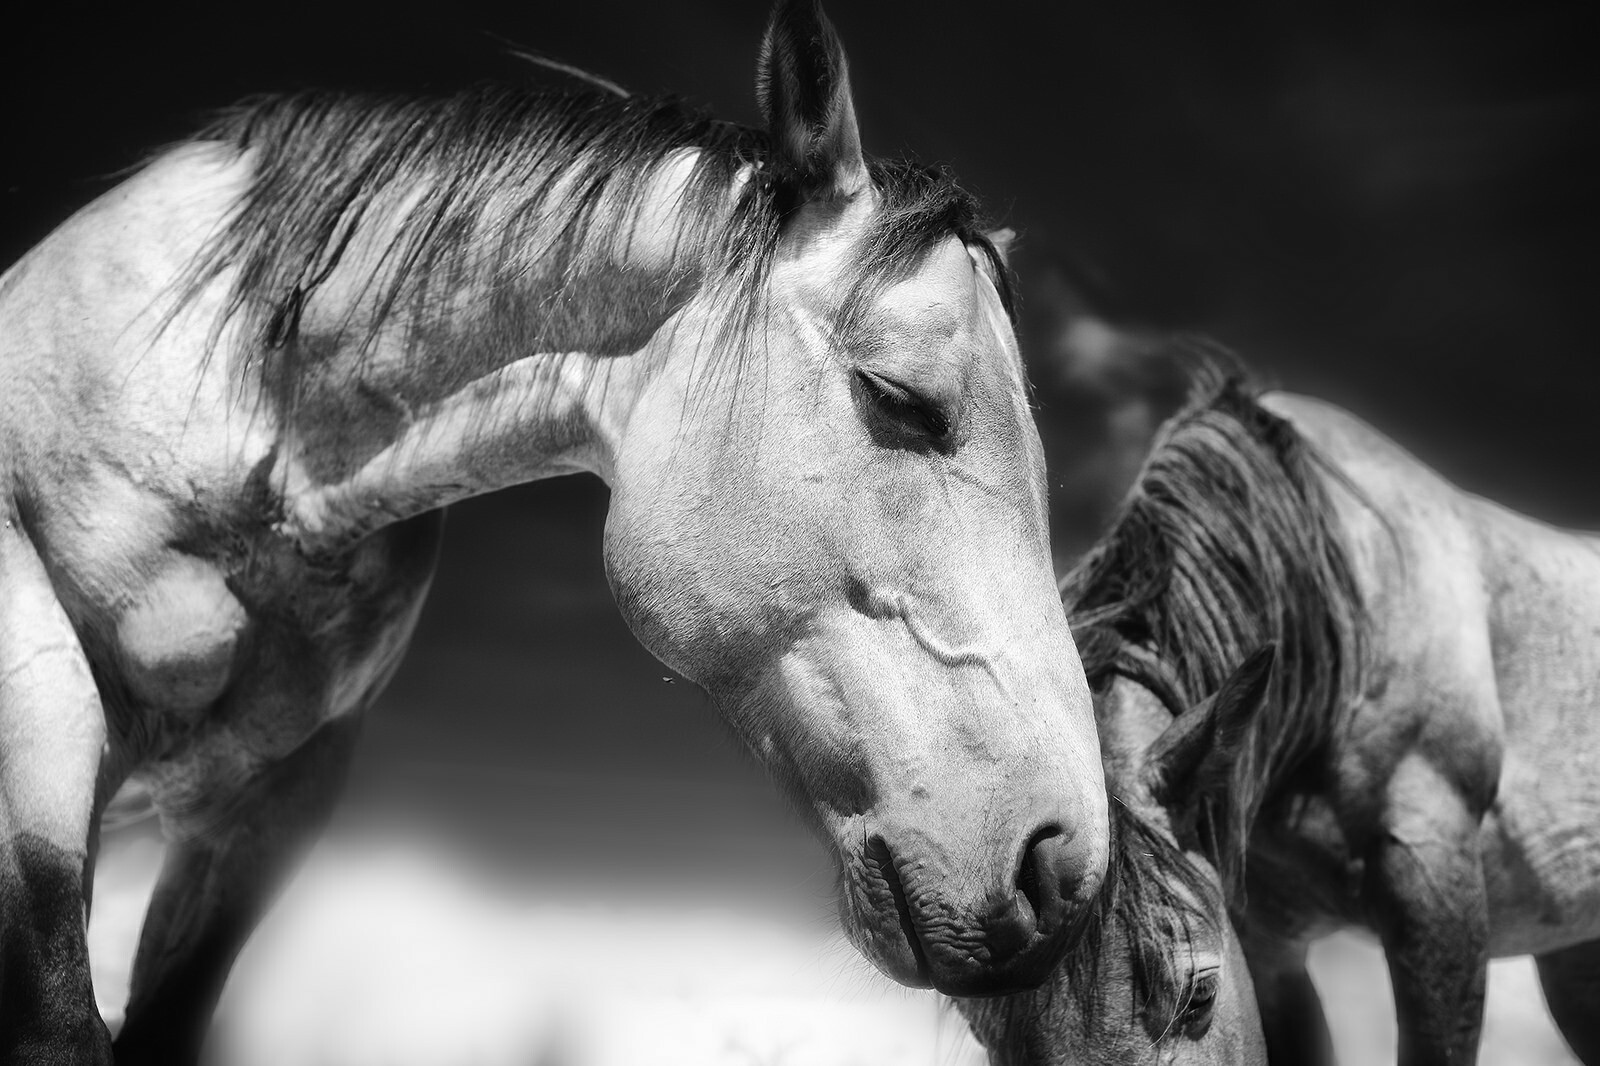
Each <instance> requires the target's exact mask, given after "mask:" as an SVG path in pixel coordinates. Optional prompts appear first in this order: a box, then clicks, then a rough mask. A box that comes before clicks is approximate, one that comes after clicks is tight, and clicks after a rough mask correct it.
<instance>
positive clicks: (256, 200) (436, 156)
mask: <svg viewBox="0 0 1600 1066" xmlns="http://www.w3.org/2000/svg"><path fill="white" fill-rule="evenodd" d="M192 140H193V141H196V142H201V141H209V142H221V143H223V144H227V145H230V146H232V147H234V148H235V149H237V150H238V151H240V152H245V151H249V152H250V153H251V154H252V158H253V178H252V183H251V186H250V188H249V190H248V191H247V192H246V194H245V195H244V196H243V198H242V199H241V201H240V202H239V203H238V205H237V206H236V208H235V210H234V211H233V212H232V214H231V216H230V217H229V218H228V220H227V221H226V223H225V225H224V226H223V227H221V228H220V229H219V231H218V232H217V233H216V234H215V235H214V237H213V238H212V240H211V241H210V243H209V244H208V245H207V246H206V247H205V248H204V249H202V251H201V252H200V254H199V255H198V256H197V258H196V260H195V262H194V264H193V265H192V267H191V269H190V270H189V272H188V273H187V275H186V276H185V277H184V278H182V279H181V280H180V283H179V292H178V295H179V297H180V299H179V301H178V306H179V307H181V306H182V305H183V304H184V303H185V302H187V301H188V300H189V299H192V298H193V297H195V296H197V295H198V294H199V293H200V292H201V291H202V290H203V289H204V288H205V287H206V285H208V284H209V283H210V282H212V281H214V280H215V279H216V278H217V277H219V276H221V275H222V274H224V273H225V272H227V271H229V270H232V271H234V273H233V275H232V276H233V281H232V283H231V291H230V294H229V300H228V304H227V312H226V315H225V319H224V320H226V319H229V318H233V317H242V318H243V320H244V322H245V324H246V327H247V328H246V330H245V335H246V336H247V337H249V338H251V340H250V341H249V350H248V351H247V353H246V357H247V359H248V360H250V361H252V362H253V363H255V365H257V366H258V367H259V370H260V372H261V376H262V379H263V380H264V381H267V382H272V383H276V385H275V387H276V389H277V390H278V393H279V394H278V395H277V396H276V397H275V399H276V400H277V401H278V402H279V403H280V404H286V405H291V406H292V404H293V400H294V389H295V383H296V380H297V379H298V378H299V377H301V376H302V374H303V372H304V370H305V368H306V367H305V363H306V361H307V359H308V358H313V357H309V356H307V355H306V354H305V353H301V354H300V355H299V356H298V357H297V356H296V355H295V354H294V353H293V349H295V347H296V346H297V344H298V342H299V341H300V339H301V338H300V330H301V312H302V310H303V308H304V307H305V306H306V304H307V302H308V301H309V300H310V299H311V298H312V297H313V296H314V295H315V294H316V293H317V291H318V290H319V288H320V287H322V286H324V285H325V283H326V282H327V281H328V278H329V276H330V275H331V274H332V273H333V272H334V270H335V269H336V268H337V267H338V266H339V265H340V264H341V262H343V261H344V260H345V259H346V257H347V256H348V255H349V254H350V250H351V246H352V241H353V239H354V237H355V235H356V234H357V233H358V232H359V231H360V230H361V227H362V225H363V223H365V222H367V221H369V220H370V219H371V218H372V217H374V216H375V215H378V214H381V213H382V212H384V211H385V210H392V209H393V207H394V204H395V201H396V199H397V198H399V197H402V196H404V197H409V199H408V200H407V201H406V202H407V207H406V209H405V210H404V211H403V212H400V213H399V217H398V219H397V220H393V221H394V224H393V225H392V227H391V229H390V230H389V231H388V232H389V236H388V238H387V243H386V245H385V246H383V247H382V248H380V249H379V250H378V269H376V270H374V271H373V278H372V280H371V282H370V283H369V284H368V286H367V288H366V289H365V290H364V291H363V294H362V295H363V297H364V299H365V300H366V301H367V302H368V304H369V305H370V306H371V307H373V308H375V311H374V312H373V313H372V314H371V315H370V316H367V317H365V318H364V319H363V320H362V321H361V322H360V323H356V324H353V328H359V329H364V330H365V331H366V332H365V336H364V337H363V338H359V340H360V342H361V343H363V344H365V345H368V346H370V345H371V344H372V343H374V342H375V340H376V338H377V337H378V335H379V333H380V332H381V331H382V330H383V329H384V328H385V327H386V326H388V325H390V324H391V323H392V322H393V321H395V320H398V321H399V322H400V323H401V324H402V325H404V326H405V327H406V328H407V334H406V335H407V336H410V335H412V334H419V333H423V332H426V329H427V328H428V327H429V326H430V325H435V324H436V322H437V320H438V319H439V318H440V317H441V316H442V315H444V314H445V313H447V311H448V309H449V307H450V300H449V293H450V290H451V289H452V287H454V286H459V285H460V284H462V283H463V282H465V281H467V280H469V279H470V280H473V281H474V282H476V283H478V287H480V288H481V289H482V292H483V294H484V299H483V300H482V301H480V302H481V303H482V305H483V309H484V310H485V311H486V312H492V311H494V310H495V309H496V308H503V307H504V306H505V305H506V304H507V303H509V302H512V301H510V299H509V297H508V293H512V292H518V291H523V290H526V289H528V288H529V287H530V286H531V287H532V288H533V290H534V291H533V296H534V300H533V304H532V306H531V307H528V306H525V307H524V308H523V311H522V313H521V315H520V319H519V320H518V321H516V322H515V323H514V325H515V326H516V327H517V328H516V329H514V330H510V331H509V333H510V335H511V336H512V337H513V338H514V339H515V340H516V341H517V342H518V344H519V346H520V347H521V348H524V349H526V350H527V351H529V352H538V351H552V350H563V349H560V348H559V347H553V346H551V345H549V344H544V345H542V344H541V337H542V336H544V334H546V333H549V332H551V331H553V330H555V329H556V328H557V327H558V326H559V324H560V323H561V321H562V319H561V317H560V316H561V314H562V313H564V312H563V308H566V307H568V306H571V305H573V304H575V303H579V302H581V300H572V299H568V292H569V285H570V286H572V287H573V288H574V289H575V288H576V287H578V286H580V285H581V284H582V281H583V274H584V270H583V266H584V264H585V262H586V261H592V260H594V259H595V258H596V257H601V256H604V255H605V254H607V252H608V251H609V250H610V249H613V248H615V247H616V243H617V242H618V241H624V242H625V241H627V240H628V239H630V234H629V232H627V230H626V226H627V224H628V220H629V219H632V218H635V217H637V215H638V213H639V212H640V211H641V210H643V209H646V208H648V207H649V206H650V205H649V204H648V203H647V202H646V201H647V199H648V197H650V196H652V195H656V194H658V193H659V189H657V188H656V186H655V184H654V183H653V179H654V178H655V177H657V176H658V175H659V174H660V173H661V171H662V168H663V167H664V166H665V165H667V164H668V163H669V162H670V161H671V160H672V159H673V158H674V157H676V156H678V155H679V154H680V153H684V152H692V153H693V156H694V165H693V166H692V168H690V170H689V172H688V174H687V175H686V177H685V180H684V181H683V182H682V184H681V187H680V188H679V189H678V191H677V194H676V198H675V199H676V203H675V205H674V206H673V210H672V214H673V217H674V219H675V223H676V225H677V227H678V228H677V230H676V233H675V235H674V237H673V239H672V240H671V242H670V244H671V262H670V263H669V264H667V266H666V267H665V268H664V269H665V273H666V274H667V275H668V276H669V279H670V284H669V285H668V286H667V288H668V289H671V290H672V291H674V292H681V289H682V287H683V286H684V285H685V284H687V285H690V286H693V287H698V286H701V285H715V286H719V287H720V291H719V293H718V295H719V297H720V298H721V300H720V302H721V303H722V304H723V305H724V306H726V307H727V308H729V309H730V310H729V312H728V314H727V317H726V318H725V320H724V325H723V327H722V328H721V330H720V332H719V334H718V336H717V338H716V340H717V347H718V349H719V351H724V352H731V353H732V354H733V356H734V357H735V358H740V359H742V358H743V356H744V354H745V349H746V348H747V347H748V345H747V344H746V341H747V340H748V339H749V337H750V336H751V335H752V334H753V333H754V332H755V330H754V327H755V326H756V325H757V323H758V321H759V320H760V319H761V317H762V316H763V314H764V313H765V310H766V308H767V306H768V305H767V302H766V296H767V288H768V286H767V278H768V275H769V271H770V267H771V264H772V261H773V258H774V255H775V253H776V249H777V247H778V244H779V241H780V239H781V237H782V234H783V232H784V229H785V225H786V223H787V222H788V220H789V219H790V218H791V217H792V215H793V213H794V212H795V211H796V210H798V209H799V207H800V206H801V204H800V201H799V199H798V197H799V186H798V185H797V182H798V180H799V179H798V178H797V177H796V176H795V175H791V174H786V173H785V172H784V170H783V168H782V167H781V166H779V165H777V164H776V163H775V161H774V155H773V152H772V150H771V146H770V144H769V143H768V138H767V135H766V134H765V133H763V132H760V131H756V130H751V129H747V128H743V127H740V126H737V125H734V124H732V123H727V122H722V121H718V120H715V119H713V118H711V117H709V116H708V115H706V114H704V113H703V112H700V111H698V110H695V109H693V108H690V107H687V106H685V105H683V104H681V103H680V102H679V101H677V100H675V99H672V98H662V97H654V98H652V97H643V96H619V95H617V94H615V93H609V92H594V91H577V92H571V91H563V92H552V91H548V90H541V89H537V88H534V87H528V86H512V85H496V84H486V85H479V86H475V87H472V88H469V89H466V90H463V91H461V92H457V93H455V94H452V95H447V96H407V95H349V94H337V93H327V92H302V93H295V94H290V95H283V96H271V97H261V98H256V99H253V100H249V101H246V102H244V103H242V104H240V105H239V106H237V107H235V108H233V109H231V110H229V111H226V112H224V113H222V114H221V115H219V116H218V117H217V118H216V119H215V121H213V122H212V123H211V124H210V125H209V126H207V127H206V128H204V129H202V130H201V131H200V132H199V133H197V134H196V135H195V136H194V137H193V138H192ZM870 169H871V174H872V178H873V182H874V185H875V190H874V194H875V198H876V199H875V202H876V205H877V206H876V208H875V210H874V212H873V214H872V216H871V218H870V219H869V220H868V221H867V224H866V226H865V227H864V229H863V232H862V234H861V236H860V238H859V239H858V240H857V242H856V246H855V249H854V254H853V256H852V257H851V259H850V262H849V264H848V266H847V269H846V271H845V275H844V276H843V277H842V278H841V279H840V283H839V288H840V300H839V311H838V314H839V317H840V322H841V324H848V323H849V321H850V320H851V319H852V318H853V316H856V315H857V314H858V313H859V310H860V308H862V307H863V306H865V305H866V304H868V303H870V301H871V299H872V297H873V295H874V294H875V293H877V292H878V291H881V289H882V288H883V287H884V286H886V285H888V284H891V283H892V282H894V281H895V280H898V279H899V278H902V277H904V276H906V275H908V274H909V273H911V272H912V271H914V270H915V269H916V268H917V266H918V265H919V264H920V263H921V262H922V260H923V259H924V258H925V257H926V255H927V254H928V252H929V251H930V250H931V248H933V247H934V246H936V245H937V244H938V243H939V242H940V241H942V240H944V239H947V238H948V237H951V236H954V237H957V238H959V239H961V240H963V241H964V242H967V243H968V244H971V245H975V246H978V247H980V248H982V249H984V250H986V253H987V254H988V255H989V256H990V259H991V261H992V262H993V263H994V264H995V266H996V270H995V276H996V277H998V278H1000V279H1002V280H1001V283H1000V287H1001V289H1002V298H1003V299H1004V300H1005V303H1006V307H1007V311H1008V312H1010V311H1011V307H1012V301H1011V294H1010V287H1009V285H1008V284H1007V283H1006V281H1005V279H1006V274H1005V271H1004V267H1003V264H1002V263H1001V262H1000V259H999V256H998V255H997V254H994V253H993V250H992V248H991V247H990V245H989V242H988V241H987V239H986V238H984V237H983V235H982V232H981V230H980V228H979V226H978V214H977V207H976V202H975V201H974V200H973V198H972V197H971V196H970V195H969V194H967V193H966V192H965V191H964V190H962V189H961V188H960V187H959V186H958V185H957V184H956V183H955V182H954V180H953V179H951V178H950V176H949V175H948V174H947V173H945V172H944V171H942V170H938V169H934V168H927V167H922V166H918V165H915V164H911V163H907V162H883V161H874V162H873V163H872V164H871V168H870ZM519 287H520V288H519ZM573 295H574V296H576V297H581V293H576V292H574V293H573ZM524 303H526V301H524ZM220 327H221V323H220V322H219V324H218V329H217V330H215V331H214V332H213V343H215V339H216V338H217V337H219V336H220ZM494 329H495V331H496V333H497V335H506V334H507V333H508V329H507V324H506V323H505V322H504V321H498V320H497V321H496V322H495V323H494ZM546 339H550V338H546ZM308 347H309V346H308ZM316 347H318V348H322V349H326V348H327V347H328V346H327V345H318V346H316Z"/></svg>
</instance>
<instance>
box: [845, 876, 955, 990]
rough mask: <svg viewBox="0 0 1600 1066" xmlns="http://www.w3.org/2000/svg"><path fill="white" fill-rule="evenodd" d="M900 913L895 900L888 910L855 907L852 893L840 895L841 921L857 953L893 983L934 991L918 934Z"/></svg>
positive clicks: (884, 908) (891, 902)
mask: <svg viewBox="0 0 1600 1066" xmlns="http://www.w3.org/2000/svg"><path fill="white" fill-rule="evenodd" d="M900 914H901V912H900V911H899V909H898V908H897V906H896V905H895V903H894V902H893V901H890V902H889V904H888V906H887V907H881V906H880V907H862V906H860V905H852V902H851V898H850V895H849V893H848V892H845V893H842V894H841V896H840V900H839V919H840V921H841V922H842V923H843V925H844V931H845V936H846V938H848V939H849V941H850V943H851V944H852V945H853V946H854V947H855V949H856V950H857V951H859V952H861V954H862V955H865V956H866V957H867V959H868V960H869V961H870V962H871V963H872V964H873V965H874V966H876V967H877V968H878V970H879V971H880V972H881V973H882V974H883V975H884V976H885V977H887V978H889V979H890V980H891V981H895V982H897V983H899V984H902V985H905V986H906V987H907V988H933V987H934V982H933V978H932V976H931V975H930V974H929V972H928V963H927V960H926V959H925V958H924V957H923V955H922V948H921V946H920V945H919V944H918V943H917V936H916V932H915V930H913V929H912V928H911V927H910V924H909V922H908V921H907V920H906V919H904V918H902V917H901V916H900Z"/></svg>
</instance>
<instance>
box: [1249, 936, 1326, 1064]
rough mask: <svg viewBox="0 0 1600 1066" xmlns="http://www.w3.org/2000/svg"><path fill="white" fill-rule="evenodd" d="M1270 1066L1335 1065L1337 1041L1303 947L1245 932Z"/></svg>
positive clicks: (1252, 980) (1252, 981)
mask: <svg viewBox="0 0 1600 1066" xmlns="http://www.w3.org/2000/svg"><path fill="white" fill-rule="evenodd" d="M1240 933H1241V936H1240V939H1241V940H1242V941H1243V947H1244V955H1245V961H1246V962H1247V963H1248V964H1249V966H1250V982H1251V984H1253V985H1254V986H1255V990H1256V1005H1257V1007H1258V1009H1259V1011H1260V1014H1261V1035H1262V1037H1263V1039H1265V1041H1266V1045H1267V1062H1269V1063H1270V1064H1271V1066H1333V1062H1334V1057H1333V1037H1332V1035H1330V1033H1329V1032H1328V1020H1327V1017H1326V1015H1324V1014H1323V1011H1322V998H1321V997H1320V996H1318V995H1317V988H1316V986H1315V985H1314V984H1312V982H1311V973H1310V972H1309V971H1308V970H1307V969H1306V949H1305V945H1303V944H1298V943H1288V942H1283V941H1277V940H1274V939H1271V938H1269V937H1267V936H1264V935H1255V934H1254V933H1252V932H1251V931H1248V930H1244V929H1241V930H1240Z"/></svg>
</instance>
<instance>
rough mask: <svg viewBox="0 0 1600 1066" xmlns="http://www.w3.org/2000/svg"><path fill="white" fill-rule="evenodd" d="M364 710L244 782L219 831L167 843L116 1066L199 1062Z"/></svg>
mask: <svg viewBox="0 0 1600 1066" xmlns="http://www.w3.org/2000/svg"><path fill="white" fill-rule="evenodd" d="M359 729H360V715H359V714H357V713H350V714H347V715H344V716H342V717H339V718H336V719H334V720H332V721H330V722H328V723H326V724H324V725H323V726H321V727H320V728H319V729H318V730H317V731H316V732H315V733H313V734H312V735H311V737H310V738H309V739H307V740H306V741H305V742H304V743H303V744H301V745H300V747H298V748H296V749H295V750H294V751H293V752H291V753H290V754H289V755H287V756H285V757H284V758H283V759H281V760H279V761H277V762H275V763H273V764H271V765H270V766H268V767H267V768H266V769H265V770H263V771H262V772H261V773H259V774H258V775H257V776H256V777H254V778H253V779H252V780H251V781H250V782H248V783H247V784H246V785H245V792H244V794H243V795H242V796H241V797H240V798H239V800H238V802H237V804H236V805H234V806H232V807H231V808H230V814H229V818H228V819H227V821H226V823H225V824H224V825H223V826H222V827H221V828H220V829H218V830H217V831H215V832H210V833H206V834H203V835H200V836H197V837H194V838H193V839H186V840H182V841H180V842H177V843H174V844H172V845H171V850H170V851H169V852H168V855H167V859H166V862H165V864H164V865H163V867H162V871H161V878H160V880H159V882H158V883H157V885H156V891H155V896H154V897H153V898H152V900H151V902H150V910H149V912H148V913H147V914H146V915H145V921H144V929H143V931H142V932H141V933H140V936H139V950H138V953H137V954H136V955H135V957H134V963H133V979H132V987H131V989H130V991H129V995H128V1009H127V1016H126V1017H127V1020H126V1021H125V1022H124V1024H123V1027H122V1031H121V1032H120V1033H119V1034H118V1035H117V1040H116V1061H117V1064H118V1066H133V1064H145V1063H150V1064H158V1063H159V1064H163V1066H186V1064H192V1063H195V1062H196V1061H198V1059H199V1056H200V1050H201V1045H202V1044H203V1042H204V1040H205V1036H206V1031H207V1029H208V1028H209V1026H210V1020H211V1014H212V1011H213V1010H215V1008H216V1005H217V1000H218V998H219V997H220V996H221V994H222V986H223V983H224V982H225V981H226V980H227V976H228V970H229V969H230V968H231V967H232V965H233V961H234V958H235V957H236V956H237V955H238V953H239V950H240V948H242V947H243V946H244V942H245V940H246V938H248V937H249V935H250V933H251V931H252V930H253V929H254V928H255V926H256V923H257V922H258V921H259V920H260V919H261V917H262V915H263V914H264V913H265V912H266V909H267V907H268V906H269V905H270V904H271V902H272V900H273V898H274V896H275V895H276V893H277V890H278V889H279V888H280V887H282V885H283V884H284V883H285V882H286V881H287V879H288V875H289V873H290V872H292V870H293V868H294V866H295V862H296V860H297V859H298V858H299V856H300V853H301V852H302V851H303V848H304V846H305V845H306V844H308V843H309V842H310V841H311V839H312V838H313V837H314V836H315V835H316V833H317V832H318V831H319V830H320V829H321V828H322V827H323V825H324V824H325V823H326V821H327V819H328V816H329V814H331V813H332V811H333V808H334V806H335V803H336V801H337V799H338V796H339V793H340V791H341V790H342V786H343V783H344V778H345V775H346V771H347V770H348V768H349V764H350V757H351V755H352V754H353V752H354V750H355V740H356V736H357V733H358V732H359Z"/></svg>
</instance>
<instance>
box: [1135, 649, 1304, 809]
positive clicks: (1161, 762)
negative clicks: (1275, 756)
mask: <svg viewBox="0 0 1600 1066" xmlns="http://www.w3.org/2000/svg"><path fill="white" fill-rule="evenodd" d="M1277 652H1278V647H1277V645H1276V644H1267V645H1265V646H1263V647H1261V648H1258V649H1257V650H1256V651H1255V652H1253V653H1252V654H1251V655H1250V657H1249V658H1247V659H1246V660H1245V661H1244V662H1242V663H1240V664H1239V666H1238V667H1237V668H1236V669H1235V670H1234V671H1233V673H1232V674H1231V675H1230V676H1229V677H1228V679H1227V680H1226V681H1224V682H1223V683H1222V687H1221V688H1219V689H1217V691H1216V692H1215V693H1214V694H1212V695H1211V696H1209V697H1207V698H1206V699H1204V700H1201V701H1200V703H1198V704H1196V705H1195V706H1194V707H1191V708H1189V710H1187V711H1185V712H1183V713H1182V714H1180V715H1179V716H1178V717H1177V718H1175V719H1173V722H1172V724H1171V725H1170V726H1168V727H1167V728H1166V729H1165V730H1163V731H1162V733H1161V735H1160V736H1159V737H1157V738H1156V739H1155V742H1154V743H1153V744H1151V745H1150V749H1149V752H1148V753H1147V754H1146V756H1145V771H1144V773H1145V785H1146V787H1147V788H1148V789H1149V790H1150V795H1151V797H1152V798H1153V799H1154V800H1155V801H1156V802H1157V803H1159V804H1161V805H1162V806H1164V807H1165V806H1169V805H1171V804H1173V803H1182V802H1185V801H1186V800H1188V799H1190V798H1192V794H1193V793H1194V791H1195V790H1196V789H1199V790H1202V791H1203V790H1205V789H1206V788H1208V787H1209V785H1210V783H1211V782H1213V781H1215V780H1218V779H1219V778H1220V777H1221V776H1222V775H1223V773H1224V771H1225V770H1226V768H1227V767H1229V766H1231V765H1233V763H1234V761H1235V760H1236V759H1237V758H1238V756H1239V750H1240V748H1241V747H1242V746H1243V744H1244V739H1245V735H1246V727H1247V726H1248V725H1249V723H1250V719H1251V718H1252V717H1253V716H1254V715H1255V713H1256V710H1257V709H1258V708H1259V707H1260V706H1261V700H1262V698H1263V697H1265V695H1266V692H1267V680H1268V679H1269V678H1270V677H1271V676H1272V663H1273V660H1274V659H1276V658H1277Z"/></svg>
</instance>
